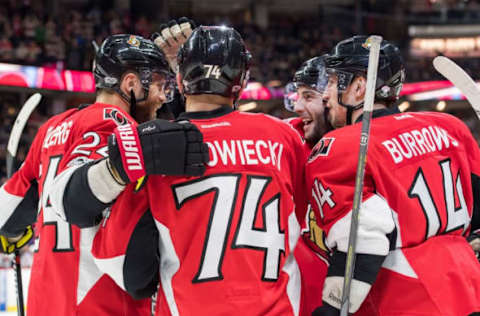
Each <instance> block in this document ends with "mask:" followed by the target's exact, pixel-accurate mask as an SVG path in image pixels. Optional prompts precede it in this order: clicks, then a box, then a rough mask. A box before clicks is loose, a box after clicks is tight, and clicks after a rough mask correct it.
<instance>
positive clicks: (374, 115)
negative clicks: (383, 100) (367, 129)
mask: <svg viewBox="0 0 480 316" xmlns="http://www.w3.org/2000/svg"><path fill="white" fill-rule="evenodd" d="M397 113H400V110H399V109H398V107H396V106H395V107H393V108H385V109H378V110H373V112H372V118H377V117H382V116H387V115H392V114H397ZM362 118H363V113H362V114H360V116H359V117H358V118H357V119H356V120H355V123H358V122H360V121H361V120H362Z"/></svg>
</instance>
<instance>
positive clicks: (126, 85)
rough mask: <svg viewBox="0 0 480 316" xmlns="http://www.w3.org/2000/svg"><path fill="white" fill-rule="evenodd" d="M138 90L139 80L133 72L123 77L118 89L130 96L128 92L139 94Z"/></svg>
mask: <svg viewBox="0 0 480 316" xmlns="http://www.w3.org/2000/svg"><path fill="white" fill-rule="evenodd" d="M140 88H141V87H140V80H139V78H138V77H137V76H136V75H135V74H134V73H133V72H129V73H127V74H125V75H124V76H123V79H122V82H121V84H120V89H121V90H122V91H123V93H125V94H126V95H130V91H132V90H133V91H134V92H135V94H137V93H139V90H140Z"/></svg>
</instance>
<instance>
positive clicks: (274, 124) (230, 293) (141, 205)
mask: <svg viewBox="0 0 480 316" xmlns="http://www.w3.org/2000/svg"><path fill="white" fill-rule="evenodd" d="M250 58H251V57H250V53H249V52H248V51H247V49H246V48H245V45H244V43H243V40H242V38H241V36H240V35H239V34H238V33H237V32H236V31H235V30H234V29H232V28H228V27H216V26H211V27H207V26H201V27H198V28H197V29H195V30H194V32H193V33H192V35H191V37H190V38H189V39H188V40H187V42H186V43H185V44H184V45H183V47H182V48H181V50H180V52H179V56H178V64H179V74H178V76H177V84H178V85H179V87H180V89H181V91H182V92H183V93H184V94H185V97H186V113H184V114H182V115H181V116H180V118H184V119H190V120H191V121H192V123H193V124H195V125H197V127H198V128H199V129H200V130H201V131H202V133H203V136H204V139H205V142H206V143H207V144H208V146H209V149H210V162H209V164H208V167H207V171H206V173H205V175H204V176H203V177H196V178H185V177H159V176H150V177H149V178H148V181H147V182H146V183H145V184H144V186H143V188H140V189H138V190H137V192H136V193H135V192H134V190H133V189H132V188H130V187H129V188H127V189H126V190H125V191H124V192H123V193H122V194H121V195H120V196H119V197H118V199H117V201H116V203H115V204H114V206H113V208H112V212H111V215H110V217H109V219H108V220H107V221H106V223H105V225H103V226H102V227H101V228H100V230H99V233H98V235H97V236H96V238H95V241H94V247H93V252H94V255H95V256H96V262H97V264H98V266H99V267H101V268H102V269H103V270H104V271H106V272H108V273H109V275H111V276H112V277H113V278H114V279H115V280H116V281H117V283H118V284H119V285H120V286H122V287H123V288H125V289H126V290H127V291H129V292H131V293H132V294H134V295H135V294H137V293H139V292H141V289H142V288H145V289H147V290H146V291H145V292H144V293H143V295H145V296H148V295H149V294H151V291H152V290H153V289H154V288H155V287H156V285H157V284H158V282H160V289H159V304H157V310H156V315H267V314H268V315H298V314H299V300H300V276H299V271H298V266H297V263H296V261H295V258H294V257H293V254H292V251H293V249H294V247H295V243H296V242H297V239H298V236H299V234H300V227H299V224H298V221H297V218H296V215H295V204H294V202H295V200H296V199H297V198H298V197H300V196H301V197H302V198H303V197H304V196H303V195H302V194H300V193H298V194H297V193H296V190H298V191H300V189H301V188H302V181H303V177H302V170H301V168H302V166H301V165H299V164H297V163H296V161H297V155H301V154H302V152H303V149H302V140H301V138H300V136H299V135H298V133H297V132H295V131H294V130H293V129H292V128H291V127H290V126H289V125H288V124H286V123H284V122H282V121H280V120H278V119H275V118H272V117H269V116H266V115H263V114H250V113H242V112H238V111H235V110H234V108H233V107H234V104H235V102H236V100H237V99H238V97H239V95H240V93H241V90H242V88H243V87H244V86H245V84H246V82H247V80H248V68H249V61H250ZM116 135H117V136H116V137H118V133H117V134H116ZM119 148H121V146H120V147H119Z"/></svg>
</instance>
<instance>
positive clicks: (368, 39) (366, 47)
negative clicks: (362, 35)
mask: <svg viewBox="0 0 480 316" xmlns="http://www.w3.org/2000/svg"><path fill="white" fill-rule="evenodd" d="M362 47H363V48H365V49H368V50H370V47H372V40H371V38H370V37H369V38H367V40H366V41H365V43H363V44H362Z"/></svg>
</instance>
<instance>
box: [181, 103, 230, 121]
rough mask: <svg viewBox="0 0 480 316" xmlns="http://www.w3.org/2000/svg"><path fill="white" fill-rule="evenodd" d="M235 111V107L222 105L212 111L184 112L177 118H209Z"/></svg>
mask: <svg viewBox="0 0 480 316" xmlns="http://www.w3.org/2000/svg"><path fill="white" fill-rule="evenodd" d="M233 111H234V110H233V108H231V107H229V106H221V107H219V108H218V109H215V110H212V111H198V112H183V113H180V115H179V116H178V118H177V120H182V119H193V120H198V119H209V118H214V117H219V116H223V115H226V114H229V113H232V112H233Z"/></svg>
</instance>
